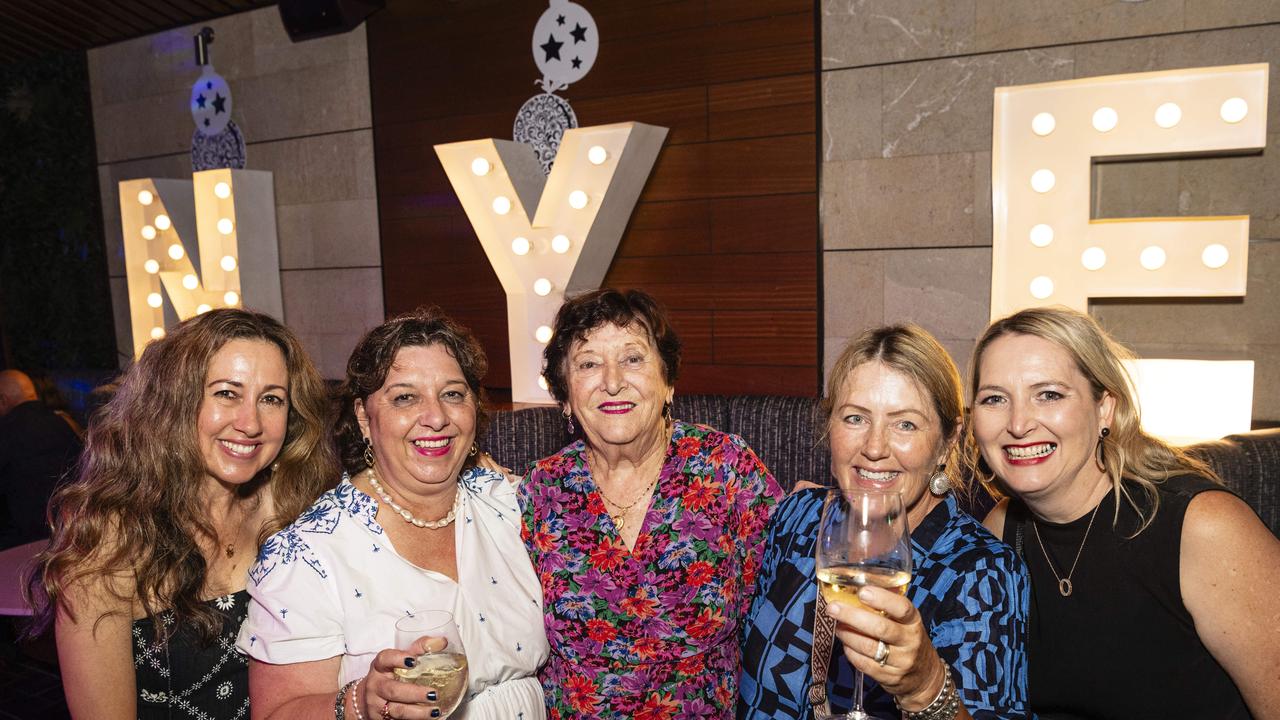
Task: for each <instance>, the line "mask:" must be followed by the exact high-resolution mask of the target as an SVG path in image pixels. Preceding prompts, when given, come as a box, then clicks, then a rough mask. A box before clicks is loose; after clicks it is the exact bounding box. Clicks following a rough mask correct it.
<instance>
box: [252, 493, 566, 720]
mask: <svg viewBox="0 0 1280 720" xmlns="http://www.w3.org/2000/svg"><path fill="white" fill-rule="evenodd" d="M458 492H459V494H460V497H461V506H460V507H459V509H458V514H457V520H456V521H455V523H454V526H453V527H454V538H455V544H456V550H457V558H458V581H457V582H456V583H455V582H454V581H453V580H452V579H450V578H449V577H448V576H446V575H442V574H440V573H437V572H432V571H430V570H423V569H422V568H419V567H417V566H415V565H413V564H411V563H410V562H409V561H408V560H405V559H404V558H403V557H401V556H400V555H399V554H398V553H397V552H396V550H395V548H394V547H393V546H392V545H391V542H390V540H389V539H388V537H387V535H386V533H385V532H384V531H383V529H382V527H381V526H380V525H379V524H378V523H377V521H376V520H375V517H376V516H377V513H378V501H377V500H375V499H373V498H371V497H369V496H368V495H366V494H365V493H363V492H361V491H360V490H358V489H356V487H355V486H354V485H352V484H351V482H350V481H349V480H348V479H347V478H345V477H344V478H343V480H342V483H341V484H339V485H338V487H336V488H334V489H333V490H330V491H329V492H327V493H325V494H324V495H321V496H320V498H319V499H318V500H316V502H315V503H314V504H313V505H312V506H311V507H310V508H309V509H308V510H307V511H306V512H304V513H302V515H301V516H299V517H298V519H297V520H295V521H294V523H293V524H292V525H290V526H289V527H287V528H285V529H284V530H282V531H280V532H279V533H276V534H275V535H273V536H271V537H270V538H269V539H268V540H267V541H266V543H264V544H263V546H262V549H261V550H260V551H259V553H258V560H257V562H256V563H255V564H254V565H253V567H252V568H250V570H249V594H250V595H251V596H252V597H253V601H254V602H253V603H251V604H250V607H249V617H248V619H247V620H246V621H245V623H244V626H243V627H242V628H241V630H240V637H239V639H238V641H237V646H238V647H239V649H240V650H241V651H242V652H245V653H247V654H249V655H250V656H252V657H253V658H255V659H257V660H261V661H263V662H268V663H272V664H288V663H297V662H307V661H312V660H323V659H326V658H331V657H335V656H342V669H341V671H340V672H339V676H338V684H339V685H343V684H346V683H347V682H349V681H351V680H355V679H356V678H359V677H364V676H365V675H366V674H367V673H368V672H369V664H370V663H371V662H372V661H373V658H374V656H375V655H377V654H378V653H379V652H381V651H382V650H385V649H387V648H389V647H394V646H395V623H396V621H397V620H399V619H400V618H402V617H404V616H405V615H407V614H409V611H411V610H431V609H434V610H448V611H450V612H452V613H453V616H454V620H455V622H456V623H457V625H458V629H459V632H460V633H461V637H462V642H463V645H464V646H465V647H466V649H467V665H468V672H469V674H470V680H469V683H470V687H469V691H470V693H469V697H470V699H469V701H468V702H467V703H466V704H465V705H463V706H462V707H460V708H459V709H458V711H457V713H455V714H454V715H453V716H452V717H453V718H466V720H490V719H491V718H492V719H494V720H496V719H497V718H503V719H504V720H506V719H508V718H523V720H539V719H541V718H543V717H545V706H544V704H543V700H542V687H541V685H539V683H538V680H537V671H538V667H539V666H541V665H542V664H543V663H544V662H546V659H547V655H548V654H549V650H550V649H549V647H548V646H547V639H546V633H545V631H544V630H543V622H542V586H541V584H540V583H539V582H538V578H537V576H536V575H535V574H534V571H533V566H532V565H531V564H530V563H529V556H528V554H527V553H526V552H525V549H524V543H523V542H522V541H521V539H520V530H519V528H520V509H519V505H518V503H517V500H516V487H515V486H514V485H512V484H511V483H509V482H507V481H506V479H505V478H504V477H503V476H502V475H500V474H497V473H494V472H491V471H488V470H484V469H481V468H472V469H470V470H467V471H465V472H464V473H463V474H462V476H461V477H460V478H459V487H458ZM337 687H338V686H335V687H334V690H335V691H336V690H337Z"/></svg>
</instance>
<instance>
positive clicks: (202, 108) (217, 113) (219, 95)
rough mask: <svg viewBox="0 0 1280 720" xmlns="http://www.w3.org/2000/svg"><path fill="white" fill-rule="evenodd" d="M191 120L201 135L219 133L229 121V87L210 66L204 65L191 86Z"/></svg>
mask: <svg viewBox="0 0 1280 720" xmlns="http://www.w3.org/2000/svg"><path fill="white" fill-rule="evenodd" d="M191 119H192V120H194V121H195V124H196V130H198V131H200V133H201V134H203V135H208V136H213V135H217V134H219V133H221V132H222V131H223V130H225V129H226V127H227V122H228V121H229V120H231V87H230V86H229V85H227V81H226V80H224V79H222V76H221V75H219V74H218V73H216V72H214V69H213V66H212V65H205V66H204V70H203V72H201V73H200V78H199V79H198V80H196V82H195V84H194V85H192V86H191Z"/></svg>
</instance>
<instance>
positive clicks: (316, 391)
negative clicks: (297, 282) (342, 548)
mask: <svg viewBox="0 0 1280 720" xmlns="http://www.w3.org/2000/svg"><path fill="white" fill-rule="evenodd" d="M238 339H247V340H264V341H266V342H270V343H273V344H274V345H276V346H277V347H279V348H280V351H281V352H282V353H283V354H284V359H285V366H286V367H287V368H288V371H289V418H288V424H287V430H286V434H285V440H284V445H283V446H282V447H281V449H280V453H279V455H277V456H276V458H275V462H274V465H272V464H269V465H268V466H267V467H266V468H264V469H263V470H262V472H261V473H259V475H258V476H257V477H255V478H254V479H253V480H251V481H250V482H248V483H246V484H245V485H243V486H241V487H240V488H239V493H240V496H241V497H244V498H250V497H253V498H257V499H258V501H259V502H260V501H261V498H262V494H261V492H260V491H261V490H262V489H263V488H264V487H269V488H270V496H271V501H272V503H273V505H274V514H273V516H272V519H271V520H270V522H269V523H268V524H267V525H266V526H264V528H263V530H262V533H261V535H260V536H259V538H258V542H259V544H261V543H262V541H263V540H265V539H266V537H267V535H269V534H271V533H273V532H276V531H277V530H280V529H281V528H283V527H284V526H286V525H287V524H289V523H290V522H292V521H293V519H294V518H295V517H297V516H298V515H299V514H301V512H302V511H303V510H305V509H306V508H307V506H308V505H310V503H311V502H313V501H314V500H315V498H316V497H318V496H319V495H320V493H321V492H322V491H323V490H324V487H325V486H326V484H329V483H332V482H333V481H334V480H335V479H336V476H337V472H338V470H337V462H336V458H335V454H334V451H333V447H332V444H331V442H330V439H329V431H330V428H331V427H332V414H333V413H332V411H331V408H332V404H331V402H330V401H329V398H328V393H327V390H326V387H325V384H324V380H323V379H321V377H320V374H319V373H318V372H317V371H316V369H315V366H313V365H312V364H311V360H310V359H309V358H308V357H307V354H306V352H304V351H303V349H302V345H301V343H299V342H298V339H297V337H295V336H294V334H293V333H292V332H291V331H290V330H289V329H288V328H286V327H285V326H284V325H282V324H281V323H280V322H279V321H277V320H275V319H274V318H272V317H270V316H268V315H263V314H260V313H256V312H250V311H247V310H238V309H219V310H213V311H210V312H207V313H204V314H203V315H198V316H196V317H194V318H192V319H190V320H187V321H185V322H183V323H181V324H179V325H178V326H177V327H175V328H173V330H172V331H171V332H170V333H169V334H168V336H166V337H165V338H163V339H161V340H158V341H156V342H153V343H151V344H150V345H148V346H147V348H146V350H145V351H143V353H142V357H141V358H139V359H138V361H137V362H135V363H134V364H133V365H132V366H131V367H130V368H129V369H128V370H127V371H126V372H125V373H124V376H123V379H122V380H121V381H120V383H119V388H118V389H117V390H116V392H115V394H114V396H113V397H112V398H111V400H110V401H109V402H108V403H107V404H106V405H105V406H103V407H102V408H101V409H99V410H98V412H97V413H96V414H95V415H94V417H93V419H92V421H91V422H90V424H89V430H88V435H87V437H86V441H85V448H84V452H83V453H82V454H81V456H80V461H79V464H78V465H77V467H76V472H75V480H73V481H72V482H70V483H69V484H67V485H64V486H63V487H61V488H60V489H59V490H58V491H57V492H56V493H55V494H54V496H53V499H52V500H51V502H50V504H49V523H50V527H51V528H52V530H53V540H52V542H51V544H50V546H49V549H48V550H47V551H45V552H44V553H42V554H41V555H40V557H39V559H38V562H37V565H36V567H35V569H34V571H33V572H32V574H31V576H30V578H29V582H28V584H27V587H26V590H27V594H28V602H30V603H31V605H32V607H33V608H34V610H35V619H34V622H33V624H32V627H31V630H30V632H31V633H32V634H37V633H39V632H42V631H43V630H45V629H47V628H48V627H49V626H50V625H51V624H52V623H53V620H54V618H55V616H56V614H57V612H58V609H59V607H61V609H62V611H63V612H65V613H67V614H69V615H70V616H71V617H73V618H74V617H75V614H74V611H75V608H73V607H70V605H69V603H68V601H67V595H66V591H67V589H68V588H69V587H71V586H73V585H75V584H76V583H78V582H83V581H85V580H87V579H90V578H92V577H93V576H95V575H98V576H112V577H127V578H131V580H132V587H128V583H125V584H124V586H123V587H120V588H119V589H118V590H114V589H113V590H110V592H116V593H117V599H118V600H120V601H122V602H128V601H131V600H134V599H136V600H137V601H138V602H140V603H141V605H142V608H143V610H144V611H145V612H146V614H147V615H148V616H154V615H156V614H157V613H159V612H162V611H171V612H172V613H173V615H174V619H175V620H176V621H177V623H176V624H175V625H174V627H177V626H178V624H182V623H185V624H188V625H189V626H192V627H194V628H195V629H196V631H197V632H198V633H199V635H200V636H201V637H202V638H203V639H204V640H205V641H206V642H209V641H211V640H212V639H213V637H215V636H216V634H217V632H218V631H219V629H220V627H221V622H222V621H221V618H220V616H219V615H218V614H217V613H216V612H215V611H214V610H213V609H212V608H210V607H209V606H208V605H207V604H206V603H205V602H203V601H204V600H206V599H207V598H205V597H204V595H205V593H206V592H207V591H208V588H207V587H206V577H205V574H206V571H207V565H206V562H205V558H204V555H203V554H202V553H201V551H200V547H199V540H200V539H202V538H203V539H205V540H214V541H216V538H217V535H216V532H215V530H214V528H213V526H212V525H211V524H210V522H209V513H208V511H207V509H206V508H205V507H204V506H203V504H202V502H201V488H202V486H203V485H204V477H205V474H206V472H205V461H204V457H203V455H202V454H201V452H200V448H199V445H198V442H197V437H196V419H197V414H198V412H199V409H200V403H201V401H202V398H203V388H204V384H205V377H206V374H207V372H208V368H209V363H210V360H211V359H212V357H213V356H214V354H215V353H217V352H218V350H219V349H221V348H222V346H224V345H226V344H227V343H228V342H230V341H232V340H238ZM102 586H103V587H107V583H103V584H102ZM100 619H101V618H98V620H100ZM155 625H156V628H157V633H159V632H161V628H162V627H165V626H166V624H165V623H156V624H155Z"/></svg>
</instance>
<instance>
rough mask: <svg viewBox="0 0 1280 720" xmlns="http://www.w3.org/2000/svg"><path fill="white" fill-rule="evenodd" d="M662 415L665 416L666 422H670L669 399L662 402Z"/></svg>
mask: <svg viewBox="0 0 1280 720" xmlns="http://www.w3.org/2000/svg"><path fill="white" fill-rule="evenodd" d="M662 417H664V418H666V419H667V422H671V401H670V400H668V401H666V402H664V403H662Z"/></svg>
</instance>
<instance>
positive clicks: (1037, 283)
mask: <svg viewBox="0 0 1280 720" xmlns="http://www.w3.org/2000/svg"><path fill="white" fill-rule="evenodd" d="M1052 294H1053V281H1052V280H1050V279H1049V278H1047V277H1045V276H1044V275H1041V276H1039V277H1037V278H1035V279H1034V280H1032V281H1031V297H1033V298H1035V299H1037V300H1044V299H1045V298H1047V297H1049V296H1050V295H1052Z"/></svg>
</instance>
